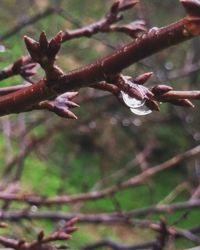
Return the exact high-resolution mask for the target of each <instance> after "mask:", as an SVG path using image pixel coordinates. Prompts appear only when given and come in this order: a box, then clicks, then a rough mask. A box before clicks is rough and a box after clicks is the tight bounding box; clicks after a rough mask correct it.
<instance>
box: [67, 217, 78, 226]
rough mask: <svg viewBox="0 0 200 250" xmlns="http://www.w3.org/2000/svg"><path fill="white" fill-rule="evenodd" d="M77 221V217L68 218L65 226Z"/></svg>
mask: <svg viewBox="0 0 200 250" xmlns="http://www.w3.org/2000/svg"><path fill="white" fill-rule="evenodd" d="M77 222H78V217H74V218H72V219H71V220H69V221H67V222H66V224H65V227H68V226H73V225H74V224H75V223H77Z"/></svg>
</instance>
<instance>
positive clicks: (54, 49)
mask: <svg viewBox="0 0 200 250" xmlns="http://www.w3.org/2000/svg"><path fill="white" fill-rule="evenodd" d="M62 38H63V32H62V31H60V32H58V33H57V35H56V36H55V37H54V38H52V39H51V41H50V42H49V48H48V56H49V57H55V56H56V54H57V53H58V51H59V50H60V45H61V41H62Z"/></svg>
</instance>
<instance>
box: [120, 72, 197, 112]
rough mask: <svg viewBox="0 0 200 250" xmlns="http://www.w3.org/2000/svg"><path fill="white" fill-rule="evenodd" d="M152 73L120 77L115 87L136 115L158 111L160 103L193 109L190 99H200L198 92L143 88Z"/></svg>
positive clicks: (157, 87)
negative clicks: (134, 76)
mask: <svg viewBox="0 0 200 250" xmlns="http://www.w3.org/2000/svg"><path fill="white" fill-rule="evenodd" d="M151 75H152V72H148V73H145V74H142V75H140V76H138V77H136V78H135V79H132V78H131V77H129V76H123V75H120V76H119V78H118V79H117V83H116V85H117V86H118V88H119V89H120V93H121V96H122V99H123V102H124V103H125V105H126V106H127V107H129V108H130V110H131V112H133V113H135V114H137V115H147V114H150V113H151V112H152V111H159V110H160V107H159V105H160V103H161V102H168V103H170V104H173V105H177V106H183V107H194V105H193V103H192V102H191V101H190V99H200V91H176V90H174V89H173V88H172V87H171V86H169V85H157V86H154V87H153V88H151V89H148V88H147V87H145V86H143V84H144V83H145V82H146V81H147V80H148V79H149V78H150V76H151Z"/></svg>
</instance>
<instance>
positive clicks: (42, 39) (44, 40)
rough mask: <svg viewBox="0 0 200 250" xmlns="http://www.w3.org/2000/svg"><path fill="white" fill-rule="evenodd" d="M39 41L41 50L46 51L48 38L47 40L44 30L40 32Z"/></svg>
mask: <svg viewBox="0 0 200 250" xmlns="http://www.w3.org/2000/svg"><path fill="white" fill-rule="evenodd" d="M39 43H40V48H41V49H42V50H43V51H46V50H47V48H48V45H49V43H48V40H47V36H46V33H45V32H44V31H43V32H42V33H41V34H40V38H39Z"/></svg>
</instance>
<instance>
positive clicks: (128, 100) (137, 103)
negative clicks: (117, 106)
mask: <svg viewBox="0 0 200 250" xmlns="http://www.w3.org/2000/svg"><path fill="white" fill-rule="evenodd" d="M123 79H124V81H125V83H126V84H128V85H129V86H130V87H132V88H137V90H138V91H139V92H140V93H141V95H143V96H145V93H146V88H145V87H144V86H142V85H138V84H136V83H134V82H132V81H130V80H129V77H126V76H123ZM121 94H122V98H123V100H124V103H125V104H126V105H127V106H128V107H130V108H137V107H141V106H142V105H144V103H145V100H138V99H136V98H134V97H131V96H129V95H128V94H127V93H125V92H124V91H121Z"/></svg>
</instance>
